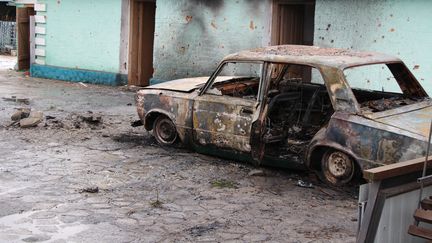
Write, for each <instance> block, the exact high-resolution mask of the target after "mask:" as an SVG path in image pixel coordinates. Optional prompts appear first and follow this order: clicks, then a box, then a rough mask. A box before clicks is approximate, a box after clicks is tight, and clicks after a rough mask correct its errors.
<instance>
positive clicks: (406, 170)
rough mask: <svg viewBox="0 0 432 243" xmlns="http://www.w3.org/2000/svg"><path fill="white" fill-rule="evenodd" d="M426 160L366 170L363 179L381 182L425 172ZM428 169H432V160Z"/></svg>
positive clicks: (420, 159)
mask: <svg viewBox="0 0 432 243" xmlns="http://www.w3.org/2000/svg"><path fill="white" fill-rule="evenodd" d="M424 161H425V158H418V159H413V160H408V161H405V162H399V163H394V164H390V165H384V166H380V167H377V168H373V169H369V170H365V171H364V172H363V177H364V178H365V179H366V180H368V181H380V180H384V179H388V178H391V177H396V176H401V175H406V174H410V173H413V172H418V171H422V170H423V165H424ZM428 168H432V158H430V159H429V161H428Z"/></svg>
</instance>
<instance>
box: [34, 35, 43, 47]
mask: <svg viewBox="0 0 432 243" xmlns="http://www.w3.org/2000/svg"><path fill="white" fill-rule="evenodd" d="M35 44H36V45H38V46H44V45H45V38H41V37H36V38H35Z"/></svg>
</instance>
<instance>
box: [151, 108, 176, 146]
mask: <svg viewBox="0 0 432 243" xmlns="http://www.w3.org/2000/svg"><path fill="white" fill-rule="evenodd" d="M153 136H154V137H155V139H156V141H157V142H158V143H159V144H160V145H163V146H169V145H173V144H175V143H176V142H177V139H178V135H177V129H176V126H175V124H174V123H173V122H172V121H171V119H169V118H168V117H166V116H163V115H161V116H158V117H157V118H156V120H155V121H154V123H153Z"/></svg>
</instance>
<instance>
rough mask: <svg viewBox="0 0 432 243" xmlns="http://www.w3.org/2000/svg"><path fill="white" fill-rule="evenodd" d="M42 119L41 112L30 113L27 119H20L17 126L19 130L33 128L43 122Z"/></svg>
mask: <svg viewBox="0 0 432 243" xmlns="http://www.w3.org/2000/svg"><path fill="white" fill-rule="evenodd" d="M43 118H44V116H43V113H42V112H40V111H33V112H31V113H30V116H29V117H28V118H24V119H21V120H20V121H19V124H20V127H21V128H29V127H35V126H37V125H38V124H39V123H41V122H42V121H43Z"/></svg>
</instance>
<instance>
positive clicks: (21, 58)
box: [16, 8, 35, 70]
mask: <svg viewBox="0 0 432 243" xmlns="http://www.w3.org/2000/svg"><path fill="white" fill-rule="evenodd" d="M16 13H17V14H16V15H17V16H16V21H17V30H18V70H27V69H29V68H30V16H33V15H35V12H34V9H33V8H17V9H16Z"/></svg>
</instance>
